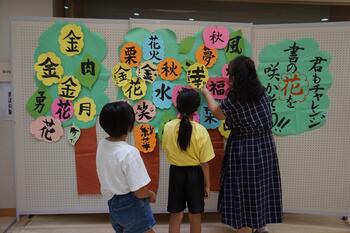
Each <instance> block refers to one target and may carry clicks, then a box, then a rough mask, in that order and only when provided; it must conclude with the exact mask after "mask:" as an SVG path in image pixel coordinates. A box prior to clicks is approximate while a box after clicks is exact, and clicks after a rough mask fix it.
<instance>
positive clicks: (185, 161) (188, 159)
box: [162, 119, 215, 166]
mask: <svg viewBox="0 0 350 233" xmlns="http://www.w3.org/2000/svg"><path fill="white" fill-rule="evenodd" d="M191 124H192V135H191V141H190V145H189V146H188V147H187V150H186V151H182V150H181V148H180V147H179V145H178V143H177V135H178V132H179V126H180V119H175V120H172V121H169V122H168V123H166V124H165V126H164V133H163V141H162V146H163V149H164V151H165V153H166V156H167V159H168V162H169V163H170V164H173V165H176V166H197V165H200V164H201V163H206V162H208V161H209V160H211V159H212V158H214V156H215V154H214V149H213V145H212V143H211V140H210V136H209V133H208V131H207V129H206V128H204V127H203V126H202V125H201V124H198V123H197V122H195V121H191Z"/></svg>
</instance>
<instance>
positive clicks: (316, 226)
mask: <svg viewBox="0 0 350 233" xmlns="http://www.w3.org/2000/svg"><path fill="white" fill-rule="evenodd" d="M156 218H157V222H158V224H157V225H156V227H155V228H154V229H155V231H156V232H158V233H165V232H168V215H157V216H156ZM0 219H1V220H3V221H0V229H4V228H3V223H4V224H5V223H7V224H8V223H9V220H10V219H13V218H7V219H3V218H0ZM5 220H6V221H5ZM269 228H270V232H271V233H350V225H348V224H346V223H344V222H343V221H341V220H340V219H338V218H336V217H324V216H312V215H301V214H285V216H284V223H282V224H275V225H271V226H269ZM202 229H203V230H202V232H203V233H209V232H213V233H214V232H215V233H217V232H220V233H228V232H231V233H233V232H235V231H234V230H233V229H230V228H229V227H227V226H225V225H223V224H221V223H220V222H219V217H218V215H215V214H207V215H205V216H204V219H203V224H202ZM0 232H3V231H0ZM8 232H9V233H10V232H11V233H113V232H114V231H113V229H112V227H111V226H110V224H109V220H108V215H105V214H98V215H97V214H94V215H90V214H80V215H45V216H33V217H31V218H29V217H26V216H24V217H22V218H21V221H20V222H17V223H16V224H15V226H13V227H12V228H11V229H10V230H9V231H8ZM181 232H183V233H187V232H189V224H188V222H187V221H185V222H184V224H182V227H181Z"/></svg>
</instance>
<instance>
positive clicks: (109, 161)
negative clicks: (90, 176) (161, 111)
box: [96, 101, 156, 233]
mask: <svg viewBox="0 0 350 233" xmlns="http://www.w3.org/2000/svg"><path fill="white" fill-rule="evenodd" d="M134 122H135V113H134V110H133V109H132V107H131V106H130V105H129V104H128V103H127V102H124V101H117V102H113V103H108V104H106V105H105V106H104V107H103V108H102V110H101V113H100V125H101V127H102V128H103V130H104V131H105V132H106V133H107V134H108V135H109V137H107V138H104V139H102V140H101V141H100V142H99V144H98V147H97V154H96V167H97V174H98V178H99V181H100V184H101V193H102V195H103V196H104V198H106V199H107V200H108V207H109V213H110V220H111V223H112V226H113V228H114V230H115V232H117V233H120V232H125V233H143V232H146V233H152V232H154V231H153V229H152V227H153V226H154V225H155V223H156V222H155V220H154V217H153V214H152V210H151V207H150V205H149V202H153V203H154V202H155V200H156V195H155V193H154V192H152V191H151V190H149V189H147V188H146V187H145V186H146V185H147V184H148V183H149V182H150V181H151V179H150V177H149V175H148V173H147V170H146V168H145V165H144V163H143V160H142V158H141V156H140V152H139V151H138V150H137V149H136V148H135V147H133V146H131V145H129V144H128V143H127V142H126V139H127V134H128V132H129V131H131V130H132V129H133V126H134Z"/></svg>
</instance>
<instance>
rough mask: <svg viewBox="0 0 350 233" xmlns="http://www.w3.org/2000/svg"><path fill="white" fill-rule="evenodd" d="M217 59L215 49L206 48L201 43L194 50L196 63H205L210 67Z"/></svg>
mask: <svg viewBox="0 0 350 233" xmlns="http://www.w3.org/2000/svg"><path fill="white" fill-rule="evenodd" d="M217 59H218V52H217V50H216V49H210V48H207V47H206V46H205V45H204V44H202V45H201V46H200V47H199V48H198V49H197V52H196V60H197V62H198V63H201V64H203V65H205V66H206V67H207V68H210V67H212V66H213V65H214V64H215V63H216V61H217Z"/></svg>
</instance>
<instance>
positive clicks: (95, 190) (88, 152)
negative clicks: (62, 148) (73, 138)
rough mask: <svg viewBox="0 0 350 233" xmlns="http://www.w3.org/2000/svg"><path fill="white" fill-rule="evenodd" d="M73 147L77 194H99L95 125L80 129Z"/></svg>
mask: <svg viewBox="0 0 350 233" xmlns="http://www.w3.org/2000/svg"><path fill="white" fill-rule="evenodd" d="M74 148H75V166H76V172H77V185H78V194H99V193H100V183H99V181H98V177H97V173H96V150H97V138H96V126H94V127H91V128H88V129H81V134H80V138H79V140H78V141H77V143H76V144H75V147H74Z"/></svg>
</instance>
